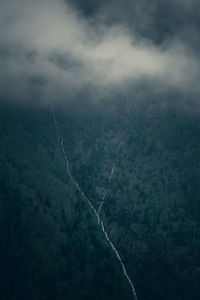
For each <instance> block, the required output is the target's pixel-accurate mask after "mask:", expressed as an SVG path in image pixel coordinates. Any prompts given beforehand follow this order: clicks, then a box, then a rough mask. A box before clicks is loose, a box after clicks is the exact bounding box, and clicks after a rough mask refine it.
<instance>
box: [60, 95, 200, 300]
mask: <svg viewBox="0 0 200 300" xmlns="http://www.w3.org/2000/svg"><path fill="white" fill-rule="evenodd" d="M162 104H163V103H161V105H160V104H159V103H153V101H152V102H151V103H149V104H147V103H143V104H142V103H141V104H140V105H139V104H131V101H119V102H117V103H112V104H109V105H108V104H107V105H106V107H107V109H106V112H105V107H104V108H102V107H98V108H94V109H93V111H90V113H85V114H84V113H82V114H81V113H80V114H77V115H76V116H71V115H68V116H66V114H63V115H62V116H59V118H60V126H61V128H62V133H63V135H64V137H65V147H66V149H67V152H68V155H69V157H70V159H69V160H70V162H71V170H72V173H73V174H74V176H75V177H76V179H77V180H78V182H79V184H80V185H81V187H82V189H83V190H84V191H85V192H86V193H87V195H88V197H89V198H90V199H92V201H93V203H94V205H95V207H96V209H99V213H100V215H101V217H102V219H103V221H104V223H105V224H106V230H107V231H108V233H109V235H110V237H111V239H112V240H113V241H114V243H115V245H116V247H117V248H118V249H119V252H120V255H121V256H122V258H123V261H124V262H125V265H126V267H127V270H128V272H129V274H130V276H131V278H132V279H133V281H134V284H135V287H136V291H137V293H138V298H139V299H145V300H146V299H154V300H155V299H158V300H160V299H166V300H168V299H176V300H178V299H185V300H186V299H187V300H188V299H199V298H200V265H199V254H200V168H199V167H200V159H199V157H200V118H199V115H198V114H194V112H193V113H192V112H190V111H184V110H182V109H180V108H177V107H175V106H174V107H173V106H172V105H170V104H169V105H165V106H163V105H162ZM57 113H58V112H57ZM72 128H73V129H72Z"/></svg>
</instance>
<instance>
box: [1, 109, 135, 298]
mask: <svg viewBox="0 0 200 300" xmlns="http://www.w3.org/2000/svg"><path fill="white" fill-rule="evenodd" d="M0 114H1V116H0V123H1V126H0V130H1V139H0V149H1V151H0V155H1V159H0V164H1V166H0V234H1V243H0V266H1V272H0V290H1V296H0V297H1V299H2V300H22V299H26V300H27V299H31V300H40V299H41V300H43V299H44V300H45V299H48V300H49V299H70V300H75V299H85V300H88V299H99V300H100V299H101V300H104V299H116V300H117V299H131V291H130V287H129V285H128V283H127V281H126V279H125V277H124V275H123V273H122V270H121V266H120V265H119V263H118V261H117V259H116V257H115V255H114V254H113V252H112V251H111V249H110V247H109V245H108V243H107V241H106V240H105V239H104V236H103V234H102V232H101V230H100V228H99V225H98V224H97V222H96V219H95V218H94V216H93V215H92V213H91V211H90V209H89V208H88V206H87V203H85V202H84V201H83V199H82V198H81V196H80V195H79V194H78V193H77V191H76V189H75V187H74V185H73V183H72V182H71V181H70V178H69V177H68V176H66V171H65V164H64V159H63V157H62V153H61V150H60V147H59V142H58V139H57V136H56V132H55V129H54V127H53V121H52V116H51V113H50V110H49V109H46V108H45V109H35V108H34V109H30V108H17V107H15V108H14V107H12V109H11V108H9V107H1V112H0ZM119 283H120V284H119Z"/></svg>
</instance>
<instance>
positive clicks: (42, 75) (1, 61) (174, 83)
mask: <svg viewBox="0 0 200 300" xmlns="http://www.w3.org/2000/svg"><path fill="white" fill-rule="evenodd" d="M187 9H190V8H187ZM100 14H101V15H102V11H101V13H100ZM0 20H1V21H0V67H1V75H0V81H1V86H0V97H1V98H9V99H10V98H13V99H22V100H31V101H34V100H35V99H41V100H44V101H49V100H60V99H66V98H67V97H74V96H75V95H76V94H77V93H79V92H81V91H82V90H87V89H90V90H91V91H93V93H94V95H97V91H98V92H99V91H101V90H102V91H105V90H107V91H109V93H111V92H112V90H116V89H121V88H122V87H123V86H127V85H131V84H133V83H136V82H138V81H143V80H150V81H154V82H157V84H160V85H163V86H168V87H169V88H170V87H173V88H174V87H175V88H178V89H181V90H183V91H185V92H190V91H195V92H197V93H198V92H199V87H198V82H197V78H198V76H199V70H200V68H199V60H198V56H196V55H195V54H194V53H193V51H191V49H189V47H187V45H185V43H183V42H182V40H181V38H177V37H172V38H170V39H166V40H165V41H163V42H162V43H160V44H159V45H158V44H156V43H154V41H153V40H151V39H150V38H147V37H144V36H142V35H138V33H137V32H136V31H134V29H133V28H132V27H130V28H129V27H128V26H126V24H122V23H120V22H119V23H116V22H115V23H113V24H109V25H108V24H107V22H102V20H105V18H100V17H99V15H98V16H97V15H96V16H95V18H93V19H91V18H86V17H85V16H84V15H83V14H81V12H80V11H78V10H76V9H74V8H72V7H71V6H70V5H69V4H68V3H67V2H66V1H64V0H58V1H56V2H55V1H53V0H40V1H39V0H35V1H30V0H26V1H25V0H18V1H16V0H7V1H5V0H4V1H1V3H0ZM101 93H102V92H100V93H99V94H101Z"/></svg>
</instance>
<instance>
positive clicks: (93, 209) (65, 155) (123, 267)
mask: <svg viewBox="0 0 200 300" xmlns="http://www.w3.org/2000/svg"><path fill="white" fill-rule="evenodd" d="M51 113H52V117H53V121H54V126H55V129H56V132H57V135H58V140H59V143H60V146H61V149H62V152H63V155H64V159H65V163H66V169H67V175H69V177H70V178H71V180H72V182H73V183H74V185H75V186H76V188H77V190H78V191H79V192H80V194H81V195H82V197H83V198H84V199H85V200H86V201H87V203H88V205H89V206H90V208H91V209H92V212H93V213H94V215H95V216H96V218H97V221H98V224H99V225H100V226H101V230H102V232H103V233H104V235H105V238H106V239H107V241H108V243H109V244H110V246H111V248H112V250H113V251H114V253H115V255H116V257H117V259H118V261H119V262H120V264H121V267H122V270H123V273H124V276H125V277H126V279H127V280H128V283H129V285H130V287H131V290H132V294H133V299H134V300H138V297H137V294H136V291H135V287H134V285H133V282H132V280H131V279H130V277H129V275H128V273H127V271H126V267H125V265H124V263H123V261H122V259H121V257H120V255H119V252H118V251H117V249H116V248H115V246H114V244H113V243H112V241H111V240H110V238H109V236H108V234H107V232H106V230H105V227H104V223H103V221H102V220H101V218H100V216H99V213H100V209H101V207H102V205H103V201H104V199H103V201H102V202H101V204H100V207H99V209H98V212H97V210H96V209H95V207H94V206H93V204H92V203H91V201H90V200H89V199H88V197H87V196H86V195H85V193H84V192H83V191H82V189H81V188H80V186H79V184H78V183H77V181H76V179H75V178H74V176H73V175H72V174H71V171H70V167H69V161H68V158H67V154H66V152H65V148H64V139H63V136H62V134H61V132H60V129H59V126H58V122H57V119H56V116H55V112H54V109H53V107H52V110H51ZM114 169H115V166H114V167H113V168H112V170H111V175H110V177H111V178H110V180H111V179H112V176H113V173H114ZM105 196H106V195H105ZM105 196H104V198H105Z"/></svg>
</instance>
